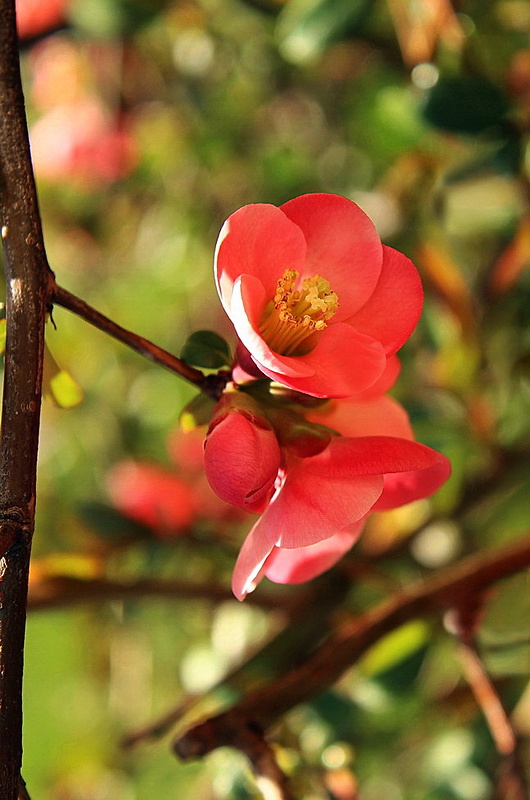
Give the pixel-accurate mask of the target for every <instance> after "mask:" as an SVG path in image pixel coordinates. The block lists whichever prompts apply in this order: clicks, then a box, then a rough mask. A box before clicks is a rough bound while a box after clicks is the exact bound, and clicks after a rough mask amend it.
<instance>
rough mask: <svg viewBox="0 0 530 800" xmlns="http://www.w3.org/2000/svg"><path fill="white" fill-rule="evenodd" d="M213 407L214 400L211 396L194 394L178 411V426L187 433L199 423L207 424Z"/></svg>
mask: <svg viewBox="0 0 530 800" xmlns="http://www.w3.org/2000/svg"><path fill="white" fill-rule="evenodd" d="M214 408H215V401H214V400H212V398H211V397H208V396H207V395H205V394H198V395H195V397H194V398H193V399H192V400H190V402H189V403H188V404H187V405H186V406H184V408H183V409H182V411H181V412H180V417H179V422H180V427H181V428H182V430H183V431H184V432H185V433H188V432H189V431H193V430H195V428H198V427H199V426H200V425H207V424H208V423H209V422H210V419H211V416H212V412H213V410H214Z"/></svg>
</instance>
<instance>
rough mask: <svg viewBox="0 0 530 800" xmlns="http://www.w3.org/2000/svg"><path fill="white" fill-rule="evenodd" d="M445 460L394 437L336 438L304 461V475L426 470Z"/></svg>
mask: <svg viewBox="0 0 530 800" xmlns="http://www.w3.org/2000/svg"><path fill="white" fill-rule="evenodd" d="M446 460H447V459H446V458H445V456H443V455H442V454H441V453H438V452H437V451H436V450H432V449H431V448H430V447H427V445H424V444H420V443H419V442H413V441H410V440H409V439H400V438H398V437H395V436H360V437H356V438H350V437H338V438H336V439H332V441H331V443H330V445H329V446H328V447H327V448H326V450H324V451H323V452H322V453H319V454H318V455H316V456H313V457H312V458H306V459H305V460H304V467H305V469H304V471H305V473H306V475H312V474H320V475H322V476H326V477H330V478H331V477H332V476H333V477H335V478H336V479H339V480H340V479H342V478H346V477H354V476H356V475H386V474H387V473H395V472H412V471H414V470H422V469H430V468H431V467H434V466H435V465H437V464H440V463H442V462H445V461H446Z"/></svg>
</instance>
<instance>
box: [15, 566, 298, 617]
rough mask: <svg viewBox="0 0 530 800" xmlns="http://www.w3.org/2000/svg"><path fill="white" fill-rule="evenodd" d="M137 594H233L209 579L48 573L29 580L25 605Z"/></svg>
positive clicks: (261, 601)
mask: <svg viewBox="0 0 530 800" xmlns="http://www.w3.org/2000/svg"><path fill="white" fill-rule="evenodd" d="M138 597H167V598H171V597H172V598H174V599H182V598H193V599H203V600H212V601H215V602H223V601H225V600H233V599H234V595H233V594H232V592H231V591H230V589H227V588H225V587H223V586H215V585H212V584H211V583H209V584H208V585H206V584H204V583H197V584H195V585H194V584H191V583H189V582H185V581H162V580H158V581H154V580H147V579H136V580H123V581H121V580H120V581H116V580H114V581H113V580H108V579H106V578H75V577H72V576H69V575H49V576H45V577H42V578H39V579H38V580H35V581H34V580H33V579H32V581H31V583H30V587H29V596H28V609H29V610H30V611H41V610H48V609H51V608H61V607H64V606H71V605H74V604H76V603H83V602H91V603H104V602H108V601H109V600H125V599H127V598H138ZM249 600H250V602H251V603H252V602H254V604H255V605H257V606H259V607H260V608H269V609H282V610H283V609H285V608H289V602H288V600H286V598H285V597H282V596H281V595H275V596H272V597H271V596H268V595H266V594H263V593H260V594H259V595H257V596H256V597H255V598H249Z"/></svg>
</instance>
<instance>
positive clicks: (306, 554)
mask: <svg viewBox="0 0 530 800" xmlns="http://www.w3.org/2000/svg"><path fill="white" fill-rule="evenodd" d="M364 523H365V520H364V518H363V519H361V520H359V521H358V522H355V523H354V524H353V525H350V526H349V527H348V528H346V529H344V530H343V531H340V532H339V533H336V534H334V535H333V536H330V537H329V538H328V539H324V540H323V541H321V542H317V543H316V544H311V545H308V546H307V547H297V548H296V549H291V550H286V549H285V548H283V547H275V548H274V549H273V550H272V552H271V554H270V556H269V557H268V558H267V560H266V562H265V565H264V570H263V571H264V573H265V575H266V576H267V578H269V580H271V581H274V582H275V583H303V582H304V581H309V580H312V579H313V578H316V576H317V575H320V574H321V573H322V572H326V570H328V569H331V567H333V566H334V565H335V564H336V563H337V561H340V559H341V558H342V556H343V555H344V554H345V553H347V552H348V550H349V549H350V548H351V547H353V545H354V544H355V542H356V541H357V539H358V538H359V536H360V535H361V531H362V529H363V526H364Z"/></svg>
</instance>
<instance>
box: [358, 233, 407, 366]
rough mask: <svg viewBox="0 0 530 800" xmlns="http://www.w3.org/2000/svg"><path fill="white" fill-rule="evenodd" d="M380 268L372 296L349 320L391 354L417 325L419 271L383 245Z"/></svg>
mask: <svg viewBox="0 0 530 800" xmlns="http://www.w3.org/2000/svg"><path fill="white" fill-rule="evenodd" d="M383 256H384V257H383V268H382V270H381V275H380V278H379V281H378V283H377V286H376V287H375V289H374V291H373V293H372V295H371V297H370V298H369V299H368V300H367V302H366V303H365V304H364V306H363V307H362V308H361V309H360V310H359V311H357V313H356V314H355V315H354V316H353V317H350V318H349V319H348V323H349V324H350V325H353V327H354V328H355V330H357V331H360V332H361V333H366V334H369V335H370V336H373V337H374V338H375V339H377V340H378V341H380V342H381V343H382V344H383V346H384V348H385V353H386V354H387V355H391V354H393V353H395V352H396V350H399V348H400V347H401V346H402V345H403V344H404V343H405V342H406V341H407V339H408V338H409V336H410V334H411V333H412V331H413V330H414V328H415V327H416V325H417V323H418V320H419V318H420V315H421V309H422V305H423V289H422V285H421V280H420V276H419V274H418V270H417V269H416V267H415V266H414V264H413V263H412V261H410V260H409V259H408V258H407V257H406V256H404V255H403V254H402V253H400V252H399V251H398V250H394V249H393V248H391V247H386V246H385V245H383Z"/></svg>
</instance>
